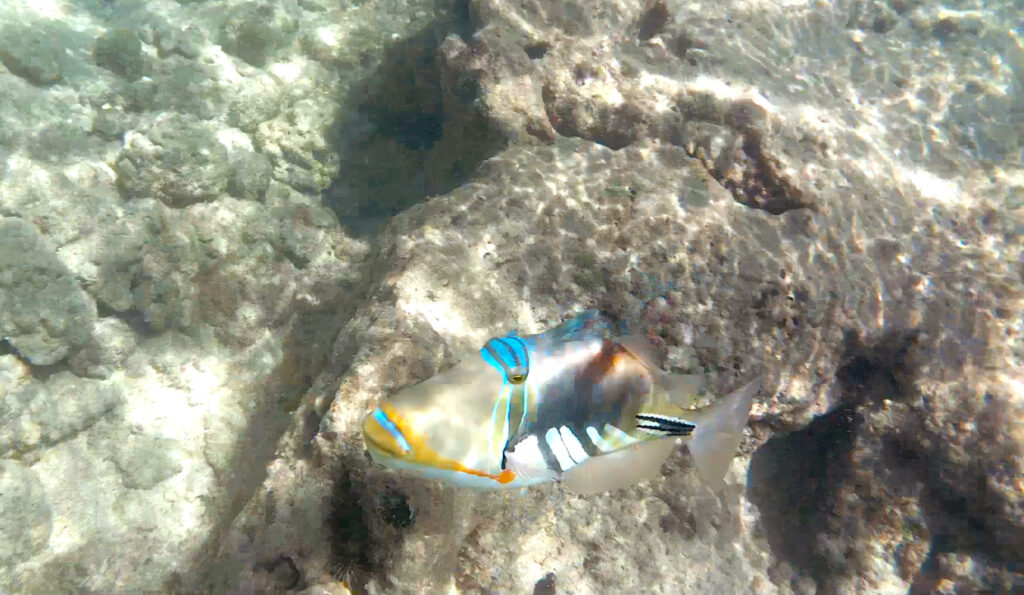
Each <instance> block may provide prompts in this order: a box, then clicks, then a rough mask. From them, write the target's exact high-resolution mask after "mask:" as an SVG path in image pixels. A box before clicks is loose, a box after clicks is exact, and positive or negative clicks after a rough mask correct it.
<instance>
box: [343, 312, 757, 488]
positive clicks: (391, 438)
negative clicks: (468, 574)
mask: <svg viewBox="0 0 1024 595" xmlns="http://www.w3.org/2000/svg"><path fill="white" fill-rule="evenodd" d="M651 353H652V351H651V349H650V346H649V344H647V343H646V341H645V340H643V339H641V338H638V337H633V336H630V335H628V333H626V332H625V330H624V329H623V328H621V327H619V326H618V325H615V324H614V323H613V321H612V320H611V319H610V318H609V317H608V316H606V315H604V314H602V313H601V312H599V311H596V310H588V311H586V312H583V313H581V314H579V315H577V316H576V317H574V318H572V319H569V320H567V321H565V322H563V323H562V324H560V325H558V326H556V327H554V328H552V329H550V330H548V331H546V332H544V333H540V334H536V335H526V336H520V335H518V334H517V333H515V332H514V331H513V332H511V333H509V334H507V335H505V336H503V337H495V338H492V339H490V340H488V341H487V343H486V344H485V345H484V346H483V348H481V350H480V352H479V354H474V355H472V356H470V357H467V358H465V359H464V360H463V361H461V362H460V363H459V364H456V365H455V366H453V367H451V368H449V369H448V370H445V371H443V372H441V373H440V374H437V375H436V376H434V377H432V378H430V379H428V380H426V381H424V382H421V383H419V384H417V385H415V386H412V387H409V388H406V389H403V390H401V391H399V392H398V393H397V394H396V395H395V396H394V397H393V398H391V399H389V400H388V401H386V402H384V403H383V404H381V405H380V406H379V407H378V408H377V409H375V410H373V411H372V412H371V413H370V414H369V415H367V417H366V419H365V421H364V423H363V436H364V440H365V443H366V446H367V450H368V451H369V453H370V455H371V457H372V458H373V459H374V460H375V461H377V462H379V463H381V464H383V465H384V466H386V467H390V468H395V469H404V470H409V471H412V472H414V473H417V474H419V475H422V476H425V477H429V478H436V479H441V480H444V481H446V482H449V483H453V484H456V485H461V486H468V487H475V488H483V489H495V488H515V487H525V486H530V485H535V484H539V483H545V482H551V481H560V482H562V483H563V484H565V485H566V486H567V487H569V488H570V489H572V490H573V491H576V492H580V493H593V492H600V491H605V490H608V489H614V488H617V487H623V486H625V485H629V484H632V483H635V482H637V481H641V480H643V479H646V478H648V477H651V476H654V475H656V474H657V473H658V471H659V470H660V467H661V463H662V462H663V461H664V460H665V458H667V457H668V455H669V454H671V452H672V450H673V449H674V447H675V445H676V443H677V442H678V441H679V439H686V440H688V441H689V444H690V450H691V452H692V453H693V454H694V457H695V461H696V467H697V470H698V472H699V473H700V475H701V477H702V478H704V479H705V480H706V481H707V482H708V483H709V484H711V485H712V486H713V487H719V486H720V485H721V484H722V477H723V476H724V474H725V470H726V468H727V467H728V464H729V462H730V461H731V459H732V457H733V454H734V453H735V451H736V448H737V446H738V445H739V441H740V439H741V438H742V436H743V428H744V427H745V426H746V422H747V415H748V413H749V410H750V406H751V402H752V399H753V396H754V394H755V393H756V392H757V389H758V383H757V382H756V381H755V382H752V383H750V384H747V385H745V386H744V387H742V388H740V389H739V390H737V391H735V392H734V393H732V394H730V395H729V396H727V397H725V398H723V399H719V400H718V401H717V402H716V403H714V404H713V405H712V406H710V407H708V408H705V409H703V410H692V409H690V408H688V405H689V403H690V402H691V401H692V399H693V397H694V396H695V395H696V393H697V391H698V390H699V386H700V379H699V378H698V377H696V376H685V375H676V374H667V373H665V372H662V371H661V370H660V369H659V367H658V366H657V364H656V360H655V358H654V357H653V356H652V355H651Z"/></svg>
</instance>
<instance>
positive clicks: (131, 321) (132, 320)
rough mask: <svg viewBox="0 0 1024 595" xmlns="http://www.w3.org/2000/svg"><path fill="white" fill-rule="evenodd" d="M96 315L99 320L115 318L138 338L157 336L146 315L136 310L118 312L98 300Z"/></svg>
mask: <svg viewBox="0 0 1024 595" xmlns="http://www.w3.org/2000/svg"><path fill="white" fill-rule="evenodd" d="M96 314H97V315H98V316H99V317H100V318H107V317H108V316H113V317H115V318H117V319H118V320H120V321H121V322H123V323H125V324H127V325H128V326H129V327H131V329H132V330H133V331H135V334H137V335H139V337H155V336H156V335H157V331H156V329H154V328H153V325H152V324H150V321H149V320H148V317H147V316H146V313H145V312H143V311H141V310H139V309H137V308H130V309H128V310H121V311H118V310H114V309H113V308H111V307H110V306H108V305H106V304H104V303H103V301H102V300H99V301H97V302H96Z"/></svg>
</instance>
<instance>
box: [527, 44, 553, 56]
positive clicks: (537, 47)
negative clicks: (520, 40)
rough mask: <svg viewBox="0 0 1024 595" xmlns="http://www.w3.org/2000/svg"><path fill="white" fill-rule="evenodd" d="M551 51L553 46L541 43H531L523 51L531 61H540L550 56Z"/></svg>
mask: <svg viewBox="0 0 1024 595" xmlns="http://www.w3.org/2000/svg"><path fill="white" fill-rule="evenodd" d="M549 49H551V46H550V45H548V43H547V42H545V41H540V42H537V43H531V44H530V45H528V46H526V47H524V48H523V51H524V52H526V56H527V57H528V58H530V59H531V60H540V59H541V58H543V57H544V56H546V55H548V50H549Z"/></svg>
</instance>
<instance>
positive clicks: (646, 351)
mask: <svg viewBox="0 0 1024 595" xmlns="http://www.w3.org/2000/svg"><path fill="white" fill-rule="evenodd" d="M618 342H619V344H620V345H622V347H623V348H624V349H625V350H626V351H628V352H630V353H631V354H633V356H634V357H636V358H637V359H639V360H640V361H642V362H643V363H644V364H645V365H646V366H647V367H648V368H650V369H651V371H653V372H655V373H660V372H661V358H660V357H659V356H658V353H657V351H655V349H654V345H651V342H650V341H648V340H647V339H645V338H643V337H638V336H637V335H629V336H626V337H621V338H619V339H618Z"/></svg>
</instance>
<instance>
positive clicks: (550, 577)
mask: <svg viewBox="0 0 1024 595" xmlns="http://www.w3.org/2000/svg"><path fill="white" fill-rule="evenodd" d="M555 578H556V577H555V573H554V572H549V573H547V574H545V575H544V578H542V579H540V580H539V581H537V584H535V585H534V586H533V595H555V593H557V592H558V590H557V589H556V588H555V587H556V585H555Z"/></svg>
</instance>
